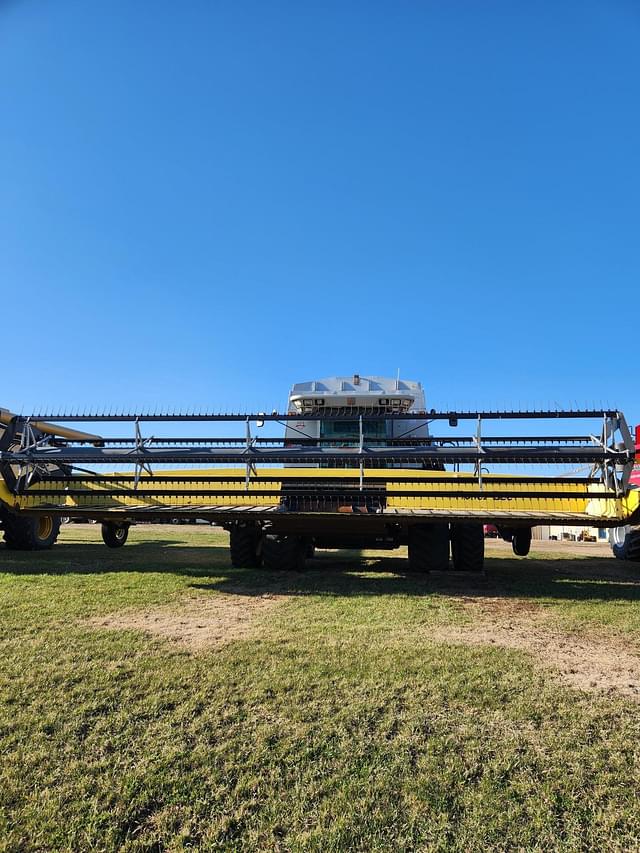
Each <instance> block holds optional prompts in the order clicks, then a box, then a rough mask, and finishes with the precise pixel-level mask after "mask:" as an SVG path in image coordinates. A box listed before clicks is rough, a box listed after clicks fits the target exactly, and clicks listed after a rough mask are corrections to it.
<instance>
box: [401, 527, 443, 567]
mask: <svg viewBox="0 0 640 853" xmlns="http://www.w3.org/2000/svg"><path fill="white" fill-rule="evenodd" d="M448 568H449V525H448V524H441V523H438V524H414V525H412V526H411V527H410V528H409V570H410V571H412V572H446V571H447V569H448Z"/></svg>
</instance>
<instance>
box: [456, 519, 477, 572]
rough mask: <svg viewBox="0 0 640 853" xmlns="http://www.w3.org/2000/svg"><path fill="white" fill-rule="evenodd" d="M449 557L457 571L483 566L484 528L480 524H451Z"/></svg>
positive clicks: (467, 570) (471, 569) (473, 570)
mask: <svg viewBox="0 0 640 853" xmlns="http://www.w3.org/2000/svg"><path fill="white" fill-rule="evenodd" d="M451 557H452V559H453V568H454V569H455V570H456V571H457V572H481V571H482V570H483V568H484V529H483V526H482V525H481V524H452V525H451Z"/></svg>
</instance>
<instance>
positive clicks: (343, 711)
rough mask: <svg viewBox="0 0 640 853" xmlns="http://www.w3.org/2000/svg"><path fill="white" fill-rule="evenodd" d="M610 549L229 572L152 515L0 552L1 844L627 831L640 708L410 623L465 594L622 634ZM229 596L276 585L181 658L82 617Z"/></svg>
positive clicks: (380, 846) (491, 838)
mask: <svg viewBox="0 0 640 853" xmlns="http://www.w3.org/2000/svg"><path fill="white" fill-rule="evenodd" d="M154 537H157V538H156V539H155V541H154ZM611 564H612V561H611V560H609V559H606V558H599V559H588V560H581V559H575V560H571V559H568V558H564V557H562V558H552V557H550V556H549V555H544V557H541V558H539V559H535V558H534V559H531V560H528V561H523V560H516V559H509V558H506V557H501V556H497V555H496V556H494V557H492V558H491V559H490V560H489V561H488V569H489V573H490V574H489V577H488V578H487V580H471V579H469V580H467V579H456V580H452V581H448V580H445V579H442V578H429V577H411V576H407V575H405V574H403V571H404V569H405V563H404V562H403V561H402V560H401V559H399V558H398V557H396V556H395V555H393V556H388V557H383V556H381V555H375V554H373V553H370V554H367V556H366V559H365V560H360V558H358V557H357V556H356V555H353V554H347V553H344V554H339V553H325V554H322V555H321V556H320V558H319V559H318V560H315V561H313V562H312V563H311V564H310V566H311V568H310V569H309V570H308V571H307V572H306V573H304V574H302V575H290V574H288V573H285V574H278V573H270V572H266V571H243V570H233V569H231V568H230V567H229V563H228V558H227V552H226V536H225V535H223V534H220V533H216V532H214V531H212V530H211V529H209V528H206V527H195V528H191V527H169V526H166V527H154V528H148V527H144V526H141V527H138V528H133V529H132V532H131V536H130V542H129V543H128V544H127V545H126V546H125V547H124V548H122V549H120V550H117V551H111V550H108V549H106V548H105V547H104V546H102V544H101V543H100V542H99V531H98V529H97V528H95V527H89V526H84V525H82V526H80V525H78V526H75V525H74V526H69V527H67V528H65V529H64V532H63V536H62V540H61V542H60V543H59V544H58V545H57V546H56V547H55V548H54V549H53V550H51V551H50V552H45V553H41V554H26V553H17V552H9V551H5V550H4V549H1V550H0V572H2V573H1V574H0V608H1V609H0V750H1V751H0V849H1V850H12V851H13V850H16V851H23V850H26V851H28V850H78V851H88V850H105V851H110V850H132V851H133V850H136V851H137V850H140V851H156V850H182V849H198V850H229V851H237V850H283V851H284V850H318V851H332V850H333V851H344V850H394V851H395V850H443V851H445V850H447V851H448V850H460V851H462V850H513V849H526V850H596V849H601V850H605V849H606V850H634V849H640V808H638V790H639V785H640V762H639V750H640V747H639V746H638V744H639V743H640V706H638V705H637V704H634V703H633V702H631V701H628V700H624V699H621V698H615V697H606V696H601V695H598V694H588V693H582V692H578V691H573V690H570V689H568V688H564V687H562V686H560V685H559V684H558V683H557V681H556V680H554V678H553V676H552V675H551V674H550V673H548V672H546V671H544V670H541V669H540V668H538V667H537V666H536V665H535V662H534V661H533V659H532V658H530V657H529V656H528V655H527V654H525V653H520V652H515V651H508V650H505V649H499V648H484V647H465V646H454V645H451V646H449V645H445V644H442V643H436V642H434V641H433V640H431V639H430V630H431V629H432V628H438V629H441V628H442V627H443V626H446V625H449V624H455V623H460V622H462V621H464V620H465V619H468V615H465V612H463V609H462V608H461V607H460V601H461V599H462V598H464V599H468V598H472V599H477V600H479V601H481V600H482V599H483V598H484V597H491V598H505V599H513V598H517V599H523V600H525V601H530V602H531V603H532V604H539V605H541V606H544V607H545V608H546V611H545V612H546V613H548V618H549V620H550V622H551V623H553V624H561V625H562V626H564V627H566V628H567V629H571V630H575V631H578V632H590V631H593V632H597V633H599V634H602V635H604V636H607V635H615V636H616V637H618V638H620V637H622V638H625V641H627V642H628V643H629V646H630V647H636V648H637V645H635V646H634V644H637V636H638V633H637V632H638V630H639V629H640V614H639V612H638V611H639V609H640V608H639V606H638V601H639V600H640V584H639V583H638V581H637V580H636V579H635V578H634V575H633V572H632V571H630V570H629V572H628V576H627V575H625V573H624V571H623V572H622V573H620V572H619V571H618V572H616V573H615V574H613V575H611V573H610V568H611ZM616 568H619V566H617V567H616ZM230 593H233V594H234V595H238V594H240V595H246V596H254V595H261V594H264V593H279V594H281V595H282V596H283V599H284V600H283V602H282V603H281V604H279V605H278V606H276V607H274V608H272V609H271V610H269V611H266V612H263V613H261V615H260V616H259V623H258V624H257V626H255V627H254V630H253V632H252V633H251V634H250V635H249V636H247V638H245V639H242V640H236V641H234V642H232V643H229V644H228V645H226V646H217V647H212V648H210V649H208V650H203V651H200V652H198V653H192V652H190V651H189V650H188V649H186V648H185V647H182V646H180V645H177V644H173V643H170V642H167V641H163V640H160V639H158V638H153V637H151V636H148V635H146V634H144V633H142V632H139V631H107V630H98V629H95V628H91V627H88V626H87V625H86V620H87V618H90V617H94V616H99V615H102V614H107V613H112V612H115V611H126V610H136V609H145V608H155V607H169V608H170V607H171V606H172V605H174V604H176V605H179V606H183V605H184V602H185V600H187V601H188V600H189V598H190V597H193V596H198V597H203V596H204V597H207V596H218V597H224V596H225V595H228V594H230Z"/></svg>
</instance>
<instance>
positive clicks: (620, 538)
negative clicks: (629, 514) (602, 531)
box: [611, 524, 640, 563]
mask: <svg viewBox="0 0 640 853" xmlns="http://www.w3.org/2000/svg"><path fill="white" fill-rule="evenodd" d="M611 550H612V551H613V556H614V557H615V558H616V559H618V560H632V561H633V562H636V563H638V562H640V527H632V526H631V525H630V524H627V525H625V526H624V527H614V528H613V529H612V530H611Z"/></svg>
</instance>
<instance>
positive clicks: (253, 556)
mask: <svg viewBox="0 0 640 853" xmlns="http://www.w3.org/2000/svg"><path fill="white" fill-rule="evenodd" d="M229 553H230V557H231V565H232V566H233V568H234V569H258V568H260V566H261V565H262V535H261V532H260V530H259V529H258V528H257V527H232V528H231V530H230V531H229Z"/></svg>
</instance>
